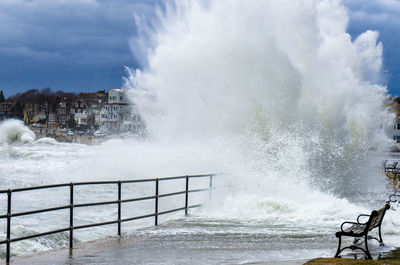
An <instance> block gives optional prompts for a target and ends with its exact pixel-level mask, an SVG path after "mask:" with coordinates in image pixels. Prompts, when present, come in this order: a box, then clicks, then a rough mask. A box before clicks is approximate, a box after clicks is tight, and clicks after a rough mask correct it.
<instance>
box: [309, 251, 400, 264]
mask: <svg viewBox="0 0 400 265" xmlns="http://www.w3.org/2000/svg"><path fill="white" fill-rule="evenodd" d="M325 264H338V265H341V264H343V265H347V264H361V265H362V264H385V265H395V264H396V265H399V264H400V249H396V250H394V251H392V252H390V254H388V256H387V257H385V258H383V259H380V260H365V259H335V258H318V259H313V260H310V261H308V262H306V263H305V264H304V265H325Z"/></svg>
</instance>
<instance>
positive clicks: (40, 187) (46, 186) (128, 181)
mask: <svg viewBox="0 0 400 265" xmlns="http://www.w3.org/2000/svg"><path fill="white" fill-rule="evenodd" d="M211 176H215V174H202V175H189V176H176V177H163V178H159V179H158V180H160V181H165V180H175V179H184V178H186V177H189V178H205V177H211ZM155 180H156V178H151V179H135V180H121V181H117V180H111V181H92V182H73V183H61V184H50V185H43V186H33V187H24V188H16V189H10V191H11V192H20V191H28V190H39V189H49V188H59V187H68V186H70V185H75V186H84V185H105V184H118V183H119V182H120V183H137V182H151V181H155ZM8 192H9V190H0V194H4V193H8Z"/></svg>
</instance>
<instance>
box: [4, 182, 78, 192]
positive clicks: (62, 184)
mask: <svg viewBox="0 0 400 265" xmlns="http://www.w3.org/2000/svg"><path fill="white" fill-rule="evenodd" d="M69 185H71V184H70V183H61V184H51V185H43V186H33V187H25V188H17V189H10V191H11V192H20V191H28V190H41V189H50V188H59V187H67V186H69ZM7 192H8V190H0V193H7Z"/></svg>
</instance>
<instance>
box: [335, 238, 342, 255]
mask: <svg viewBox="0 0 400 265" xmlns="http://www.w3.org/2000/svg"><path fill="white" fill-rule="evenodd" d="M341 244H342V236H340V237H339V245H338V248H337V251H336V254H335V258H338V257H339V254H340V252H341V250H340V245H341Z"/></svg>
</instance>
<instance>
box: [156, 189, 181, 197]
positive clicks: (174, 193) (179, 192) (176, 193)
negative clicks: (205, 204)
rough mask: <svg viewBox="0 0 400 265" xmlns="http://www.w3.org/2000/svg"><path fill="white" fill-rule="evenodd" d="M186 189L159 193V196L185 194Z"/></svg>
mask: <svg viewBox="0 0 400 265" xmlns="http://www.w3.org/2000/svg"><path fill="white" fill-rule="evenodd" d="M185 193H186V191H185V190H184V191H177V192H171V193H165V194H159V195H158V198H162V197H169V196H174V195H179V194H185Z"/></svg>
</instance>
